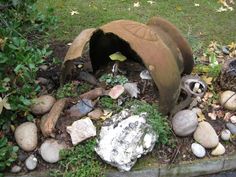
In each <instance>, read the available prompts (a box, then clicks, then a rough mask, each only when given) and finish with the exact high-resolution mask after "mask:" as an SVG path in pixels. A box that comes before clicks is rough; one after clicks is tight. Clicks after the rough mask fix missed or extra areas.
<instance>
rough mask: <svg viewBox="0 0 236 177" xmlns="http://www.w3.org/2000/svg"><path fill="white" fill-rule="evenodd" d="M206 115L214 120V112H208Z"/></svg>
mask: <svg viewBox="0 0 236 177" xmlns="http://www.w3.org/2000/svg"><path fill="white" fill-rule="evenodd" d="M208 116H209V117H210V118H211V120H216V114H215V112H214V111H213V112H212V113H208Z"/></svg>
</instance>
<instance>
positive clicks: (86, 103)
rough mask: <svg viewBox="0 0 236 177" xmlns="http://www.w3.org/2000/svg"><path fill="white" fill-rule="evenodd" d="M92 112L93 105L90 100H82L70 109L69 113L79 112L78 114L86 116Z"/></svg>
mask: <svg viewBox="0 0 236 177" xmlns="http://www.w3.org/2000/svg"><path fill="white" fill-rule="evenodd" d="M92 110H93V103H92V101H91V100H88V99H82V100H80V102H79V103H77V104H75V105H74V106H72V107H71V108H70V110H69V111H70V112H79V113H80V114H83V115H86V114H88V113H89V112H91V111H92Z"/></svg>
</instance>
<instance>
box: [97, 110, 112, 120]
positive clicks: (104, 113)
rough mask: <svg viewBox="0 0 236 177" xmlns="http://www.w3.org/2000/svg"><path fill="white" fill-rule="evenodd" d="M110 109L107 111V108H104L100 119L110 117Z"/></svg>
mask: <svg viewBox="0 0 236 177" xmlns="http://www.w3.org/2000/svg"><path fill="white" fill-rule="evenodd" d="M112 113H113V112H112V111H107V110H104V111H103V115H102V116H101V117H100V118H101V119H102V120H106V119H108V118H110V117H111V116H112Z"/></svg>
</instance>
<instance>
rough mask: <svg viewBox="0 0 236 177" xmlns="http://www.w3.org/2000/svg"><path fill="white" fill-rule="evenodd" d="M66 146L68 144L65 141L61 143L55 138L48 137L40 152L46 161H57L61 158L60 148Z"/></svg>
mask: <svg viewBox="0 0 236 177" xmlns="http://www.w3.org/2000/svg"><path fill="white" fill-rule="evenodd" d="M66 148H67V146H66V144H64V143H59V142H58V141H57V140H55V139H48V140H46V141H44V143H43V144H42V145H41V147H40V149H39V153H40V155H41V156H42V158H43V160H45V161H46V162H49V163H56V162H58V161H59V160H60V156H59V152H60V150H62V149H66Z"/></svg>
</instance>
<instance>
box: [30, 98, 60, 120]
mask: <svg viewBox="0 0 236 177" xmlns="http://www.w3.org/2000/svg"><path fill="white" fill-rule="evenodd" d="M33 101H34V104H33V105H32V106H31V112H32V113H33V114H36V115H43V114H45V113H47V112H49V111H50V109H51V108H52V106H53V105H54V103H55V102H56V99H55V98H54V97H53V96H51V95H42V96H40V97H38V98H36V99H34V100H33Z"/></svg>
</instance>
